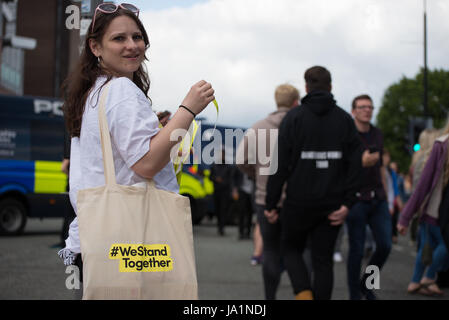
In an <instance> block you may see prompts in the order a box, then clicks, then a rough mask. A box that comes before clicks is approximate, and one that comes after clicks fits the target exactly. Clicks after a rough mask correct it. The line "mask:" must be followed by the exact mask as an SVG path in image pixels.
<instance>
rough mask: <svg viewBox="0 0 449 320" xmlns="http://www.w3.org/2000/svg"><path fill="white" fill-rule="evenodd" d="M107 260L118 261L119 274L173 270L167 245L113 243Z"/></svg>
mask: <svg viewBox="0 0 449 320" xmlns="http://www.w3.org/2000/svg"><path fill="white" fill-rule="evenodd" d="M109 259H111V260H120V262H119V271H120V272H167V271H170V270H173V259H172V258H171V249H170V246H169V245H168V244H145V245H144V244H129V243H115V244H113V245H111V248H110V249H109Z"/></svg>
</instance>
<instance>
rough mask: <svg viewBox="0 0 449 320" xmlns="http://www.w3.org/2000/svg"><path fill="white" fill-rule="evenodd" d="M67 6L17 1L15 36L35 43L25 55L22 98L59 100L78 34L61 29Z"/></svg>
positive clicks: (61, 1)
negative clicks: (52, 98) (31, 96)
mask: <svg viewBox="0 0 449 320" xmlns="http://www.w3.org/2000/svg"><path fill="white" fill-rule="evenodd" d="M70 4H71V1H69V0H39V1H29V0H19V3H18V10H17V32H16V34H17V35H20V36H25V37H31V38H35V39H36V40H37V45H36V48H35V49H34V50H27V51H26V52H25V70H24V95H36V96H47V97H58V98H59V97H61V94H60V86H61V84H62V82H63V81H64V79H65V78H66V76H67V74H68V70H69V67H70V65H73V60H74V59H76V57H77V52H78V42H79V30H68V29H66V26H65V19H66V17H67V14H66V13H65V9H66V7H67V6H68V5H70ZM58 10H59V16H58ZM58 36H59V42H58ZM77 37H78V38H77ZM73 44H75V45H73ZM74 51H75V53H73V52H74Z"/></svg>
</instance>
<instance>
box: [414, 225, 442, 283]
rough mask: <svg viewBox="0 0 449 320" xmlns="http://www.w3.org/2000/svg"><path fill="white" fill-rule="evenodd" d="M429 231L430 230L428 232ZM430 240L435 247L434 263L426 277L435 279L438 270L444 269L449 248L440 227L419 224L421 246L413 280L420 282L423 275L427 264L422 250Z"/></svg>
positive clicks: (433, 247)
mask: <svg viewBox="0 0 449 320" xmlns="http://www.w3.org/2000/svg"><path fill="white" fill-rule="evenodd" d="M427 231H428V232H427ZM427 240H428V241H429V242H430V246H431V247H432V249H433V254H432V264H431V265H430V266H429V268H428V269H427V272H426V277H427V278H429V279H433V280H435V278H436V276H437V272H439V271H442V270H443V267H444V264H445V262H446V260H447V255H448V252H447V249H446V245H445V244H444V241H443V236H442V235H441V230H440V227H438V226H434V225H431V224H428V223H425V222H424V223H421V224H420V225H419V248H418V254H417V255H416V262H415V271H414V272H413V277H412V282H416V283H419V282H420V281H421V278H422V277H423V274H424V271H425V270H426V266H425V265H423V263H422V252H423V248H424V244H425V243H426V242H427Z"/></svg>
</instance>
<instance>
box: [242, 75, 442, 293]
mask: <svg viewBox="0 0 449 320" xmlns="http://www.w3.org/2000/svg"><path fill="white" fill-rule="evenodd" d="M305 81H306V92H307V95H306V97H304V98H303V99H302V100H301V103H299V91H298V90H297V89H296V88H294V87H292V86H291V85H281V86H279V87H278V88H277V89H276V92H275V100H276V103H277V107H278V109H277V111H275V112H273V113H271V114H270V115H268V117H267V118H266V119H264V120H261V121H259V122H257V123H256V124H254V125H253V127H252V129H254V130H255V131H256V132H257V130H259V129H272V128H279V136H278V142H277V145H278V148H279V150H278V151H279V169H278V171H277V172H276V173H275V174H274V175H273V176H270V177H267V176H261V175H258V174H257V173H258V172H259V170H258V169H259V166H260V165H261V164H260V162H258V161H257V155H256V154H251V148H249V146H248V142H249V141H250V138H249V137H248V135H247V136H245V138H244V140H243V142H242V143H241V145H240V146H239V150H238V152H240V153H242V152H243V153H244V155H245V158H244V159H245V161H246V162H245V164H243V165H238V167H239V168H240V169H241V170H242V171H243V172H245V173H247V174H248V175H249V176H250V177H252V178H253V179H254V180H255V183H256V186H257V188H256V193H258V195H259V196H258V197H256V207H255V210H254V211H255V212H256V215H257V225H258V226H260V230H261V234H262V239H263V261H262V265H263V278H264V285H265V297H266V299H275V298H276V289H277V286H278V284H279V279H280V274H281V272H282V270H283V268H282V264H284V265H285V269H286V270H287V272H288V275H289V277H290V280H291V284H292V287H293V292H294V294H295V297H296V298H297V299H330V298H331V294H332V287H333V262H342V261H343V255H342V248H341V245H342V240H343V238H344V234H345V233H346V234H347V238H348V254H347V260H346V266H347V284H348V289H349V297H350V299H351V300H360V299H367V300H375V299H377V297H376V294H375V291H374V290H373V289H372V288H370V287H369V286H367V283H366V281H367V277H368V276H369V274H367V273H361V270H362V263H363V259H364V258H367V259H368V262H367V265H370V266H376V267H377V268H379V270H381V269H382V267H383V266H384V265H385V263H386V262H387V260H388V257H389V254H390V251H391V248H392V245H393V244H396V243H398V233H400V234H401V235H405V234H406V232H407V227H408V225H409V224H410V223H411V224H412V227H411V240H412V241H413V242H415V243H416V244H417V256H416V265H415V270H414V274H413V277H412V280H411V282H410V284H409V286H408V288H407V292H408V293H410V294H414V293H420V294H423V295H426V296H439V295H442V294H443V291H442V290H441V288H440V287H439V286H438V283H437V276H438V273H441V272H443V271H446V270H448V269H449V256H448V253H447V249H446V246H447V244H445V242H444V240H443V234H442V226H444V225H445V224H444V223H446V222H444V223H442V222H441V221H442V220H443V219H441V217H440V213H442V215H447V214H445V212H447V208H446V209H445V208H443V207H442V206H443V200H444V194H443V189H444V188H445V187H446V186H447V180H448V179H449V170H448V167H449V160H448V159H449V158H448V155H447V145H448V141H449V140H448V136H449V135H448V133H449V123H448V125H446V128H444V129H442V130H437V129H426V130H424V131H423V132H422V134H421V136H420V140H419V143H420V145H421V149H420V150H419V151H418V152H416V153H415V154H414V155H413V159H412V161H411V165H410V168H409V170H405V171H406V172H400V171H399V168H398V164H397V162H395V161H392V159H391V155H390V152H389V151H388V150H387V149H386V148H385V147H384V142H383V135H382V132H381V131H380V130H379V129H378V128H376V127H375V126H374V125H373V124H372V123H371V121H372V116H373V110H374V106H373V101H372V99H371V97H370V96H369V95H366V94H363V95H359V96H356V97H355V98H354V99H353V102H352V110H351V113H352V117H349V115H348V114H345V112H342V110H341V109H340V108H339V107H338V106H337V105H336V102H335V100H334V98H333V96H332V94H331V88H332V86H331V75H330V73H329V72H328V71H327V70H326V69H325V68H323V67H319V66H317V67H312V68H310V69H308V70H307V71H306V72H305ZM274 118H276V119H277V121H273V119H274ZM251 134H253V132H251ZM256 136H257V137H258V139H260V137H259V136H258V135H256ZM262 137H263V138H264V139H266V141H265V143H266V145H267V146H269V145H270V143H269V140H268V139H269V138H270V137H269V136H268V135H267V136H266V137H265V136H263V135H262ZM336 137H338V138H337V139H336ZM253 143H254V140H253ZM437 152H439V153H437ZM253 153H254V152H253ZM431 154H432V155H433V154H435V157H430V155H431ZM429 158H430V160H431V161H432V162H429ZM254 159H256V164H252V165H251V164H250V163H251V161H250V160H254ZM253 163H254V162H253ZM424 168H426V171H424ZM423 173H425V175H424V174H423ZM304 181H307V183H305V182H304ZM417 186H419V187H417ZM446 201H447V200H446ZM445 210H446V211H445ZM341 226H344V228H342V227H341ZM307 254H309V256H310V258H309V259H310V261H308V259H307V257H308V255H307ZM426 255H427V256H429V255H430V257H426ZM311 270H312V271H311ZM426 270H427V271H426ZM425 271H426V273H425V274H424V272H425ZM361 274H362V275H361Z"/></svg>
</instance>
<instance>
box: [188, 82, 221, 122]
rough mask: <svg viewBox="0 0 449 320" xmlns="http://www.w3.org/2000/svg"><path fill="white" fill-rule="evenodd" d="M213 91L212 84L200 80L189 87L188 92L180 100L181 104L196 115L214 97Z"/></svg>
mask: <svg viewBox="0 0 449 320" xmlns="http://www.w3.org/2000/svg"><path fill="white" fill-rule="evenodd" d="M214 93H215V91H214V89H213V88H212V85H211V84H210V83H208V82H206V81H204V80H201V81H199V82H197V83H195V84H194V85H193V86H192V87H191V88H190V91H189V93H187V95H186V97H185V98H184V100H183V101H182V105H183V106H186V107H187V108H189V109H190V110H192V112H193V113H195V114H196V115H197V114H199V113H200V112H201V111H203V110H204V108H206V107H207V105H208V104H209V103H211V102H212V101H213V100H214V99H215V97H214Z"/></svg>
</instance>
